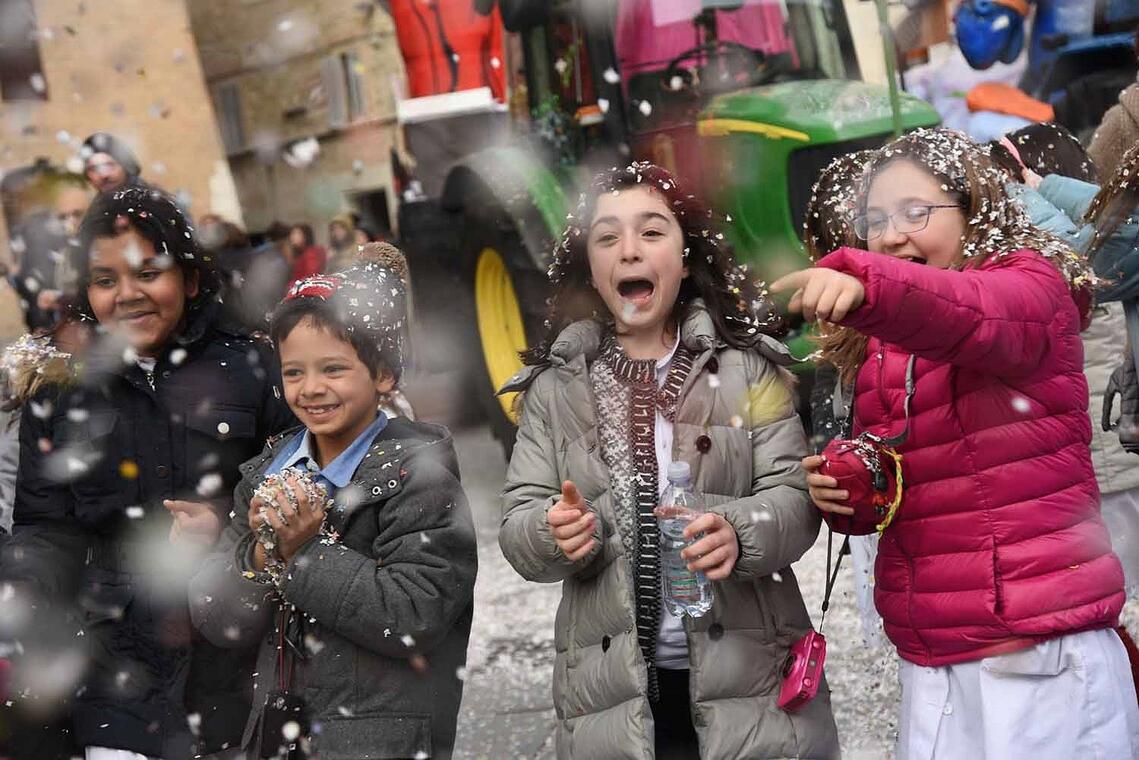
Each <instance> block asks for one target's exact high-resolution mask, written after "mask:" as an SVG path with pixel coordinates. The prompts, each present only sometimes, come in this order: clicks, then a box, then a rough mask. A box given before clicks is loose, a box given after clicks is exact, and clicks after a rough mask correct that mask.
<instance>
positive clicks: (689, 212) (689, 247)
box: [522, 162, 785, 364]
mask: <svg viewBox="0 0 1139 760" xmlns="http://www.w3.org/2000/svg"><path fill="white" fill-rule="evenodd" d="M638 186H643V187H648V188H650V189H651V190H652V191H653V192H657V193H660V194H661V195H662V196H663V197H664V199H665V202H666V203H667V204H668V207H669V208H670V209H671V210H672V212H673V215H674V216H675V217H676V221H677V222H678V223H679V225H680V229H681V232H682V233H683V235H684V254H683V255H684V262H685V264H686V265H687V267H688V276H687V277H685V278H684V280H682V281H681V284H680V292H679V293H678V294H677V297H676V304H675V305H674V306H673V310H672V319H673V321H674V322H675V323H676V324H678V325H679V324H680V323H682V322H683V321H684V318H685V317H686V316H687V314H688V312H689V310H690V309H691V308H693V302H694V301H695V300H696V299H700V300H702V301H703V307H704V309H705V310H707V312H708V315H709V316H710V317H711V318H712V323H713V325H715V329H716V335H717V336H718V337H719V339H720V340H722V341H723V342H724V343H725V344H727V345H729V346H731V347H732V348H737V349H748V348H751V347H754V346H755V345H756V344H757V343H758V342H759V340H760V337H761V336H762V335H772V336H777V337H778V336H780V335H782V334H783V332H784V331H785V327H784V324H783V321H782V319H781V318H780V317H779V316H778V314H777V313H776V311H775V308H774V306H773V305H772V303H771V301H770V300H769V299H768V297H767V292H766V290H764V289H763V288H762V286H761V284H760V283H758V282H757V281H756V280H755V279H754V278H753V277H751V275H750V274H749V273H748V272H747V270H746V269H745V268H744V267H741V266H740V265H738V264H737V263H736V260H735V257H734V255H733V252H732V247H731V245H730V244H729V243H728V242H727V241H726V240H725V238H724V233H723V232H722V230H721V226H720V223H719V219H718V218H717V217H716V215H715V214H713V212H712V211H711V210H710V209H708V208H707V207H706V206H705V205H704V204H703V203H702V202H701V201H700V199H698V198H697V197H696V196H695V195H692V194H691V193H687V192H685V191H684V190H683V189H682V188H681V187H680V185H679V184H678V183H677V180H676V178H675V177H674V176H673V175H672V174H670V173H669V172H668V171H667V170H665V169H662V168H661V167H659V166H656V165H655V164H650V163H647V162H637V163H633V164H630V165H629V166H627V167H624V168H616V167H615V168H613V169H610V170H608V171H604V172H601V173H600V174H598V175H597V176H596V177H594V179H593V182H591V183H590V185H589V188H588V189H587V190H586V191H585V192H584V193H582V195H581V197H580V199H579V201H578V205H577V208H576V210H575V211H574V212H573V213H572V214H570V216H569V218H568V220H567V225H566V229H565V232H564V233H563V234H562V238H561V241H560V242H559V243H558V244H557V245H556V246H555V248H554V259H553V263H552V264H551V265H550V269H549V272H548V275H549V278H550V282H551V283H552V284H553V294H552V296H551V297H550V300H549V308H548V312H547V316H546V321H545V323H544V329H543V334H542V338H541V340H539V342H538V344H537V345H536V346H535V347H534V348H532V349H530V350H529V351H525V352H523V354H522V360H523V362H525V363H526V364H542V363H545V362H546V361H547V359H548V358H549V355H550V347H551V346H552V345H553V342H554V340H556V339H557V337H558V335H559V334H560V333H561V331H562V330H564V329H565V328H566V327H568V326H569V325H571V324H572V323H574V322H577V321H580V320H585V319H592V320H595V321H597V322H600V323H602V324H609V323H611V322H612V321H613V318H612V315H610V314H609V310H608V309H607V308H606V306H605V303H604V302H603V301H602V300H601V297H600V296H599V295H598V294H597V291H596V290H595V289H594V288H593V286H592V285H590V282H589V277H590V269H589V256H588V253H587V251H586V242H587V231H588V228H589V223H590V220H592V219H593V214H594V211H595V209H596V205H597V199H598V198H599V197H600V196H602V195H604V194H606V193H619V192H621V191H622V190H628V189H630V188H633V187H638Z"/></svg>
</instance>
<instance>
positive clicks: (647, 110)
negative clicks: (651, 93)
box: [637, 100, 653, 116]
mask: <svg viewBox="0 0 1139 760" xmlns="http://www.w3.org/2000/svg"><path fill="white" fill-rule="evenodd" d="M637 110H638V111H640V112H641V113H642V114H644V115H645V116H649V115H651V114H652V112H653V104H652V103H650V102H649V101H647V100H642V101H641V103H640V105H638V106H637Z"/></svg>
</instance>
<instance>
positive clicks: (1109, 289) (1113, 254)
mask: <svg viewBox="0 0 1139 760" xmlns="http://www.w3.org/2000/svg"><path fill="white" fill-rule="evenodd" d="M1091 262H1092V268H1093V269H1094V270H1095V273H1096V275H1097V276H1098V277H1099V278H1100V285H1099V287H1098V288H1097V289H1096V299H1097V300H1098V301H1101V302H1106V301H1128V300H1131V299H1134V298H1139V224H1137V223H1135V222H1132V221H1130V220H1125V221H1124V222H1123V223H1122V224H1120V225H1119V227H1117V228H1116V229H1115V232H1113V233H1112V234H1111V236H1110V237H1108V238H1107V239H1106V240H1105V241H1103V244H1102V245H1101V246H1100V247H1099V250H1097V251H1096V252H1095V253H1094V254H1093V255H1092V259H1091Z"/></svg>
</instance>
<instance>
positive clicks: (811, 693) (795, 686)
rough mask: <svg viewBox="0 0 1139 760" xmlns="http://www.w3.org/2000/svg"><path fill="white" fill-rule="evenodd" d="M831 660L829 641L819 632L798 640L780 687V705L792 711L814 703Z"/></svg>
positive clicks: (793, 647) (789, 655) (788, 657)
mask: <svg viewBox="0 0 1139 760" xmlns="http://www.w3.org/2000/svg"><path fill="white" fill-rule="evenodd" d="M826 659H827V640H826V639H825V638H823V635H822V634H821V633H819V632H818V631H807V635H806V636H804V637H803V638H801V639H799V640H798V641H796V642H795V644H794V646H792V647H791V651H790V652H789V653H788V654H787V664H786V665H785V666H784V667H783V686H782V688H780V689H779V702H778V704H779V707H780V708H782V709H784V710H787V711H788V712H791V711H792V710H798V709H799V708H800V707H802V706H803V705H805V704H807V703H808V702H810V701H811V700H812V699H814V698H815V695H816V694H818V693H819V682H820V681H822V680H823V663H824V662H826Z"/></svg>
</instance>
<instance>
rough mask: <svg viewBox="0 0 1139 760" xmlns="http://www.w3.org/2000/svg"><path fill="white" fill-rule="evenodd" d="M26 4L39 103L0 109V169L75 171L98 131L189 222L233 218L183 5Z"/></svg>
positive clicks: (111, 1) (135, 0)
mask: <svg viewBox="0 0 1139 760" xmlns="http://www.w3.org/2000/svg"><path fill="white" fill-rule="evenodd" d="M32 4H33V7H34V9H35V13H36V18H37V28H38V34H39V38H40V40H39V48H40V57H41V59H42V63H43V76H44V80H45V84H46V88H47V89H46V92H47V99H46V100H32V101H22V100H21V101H6V102H0V169H2V170H3V171H5V172H9V171H12V170H15V169H18V168H20V167H22V166H27V165H30V164H32V163H33V162H34V161H35V159H36V158H38V157H44V158H46V159H48V160H49V161H50V162H51V163H53V164H55V165H57V166H61V167H66V166H68V165H70V166H72V167H73V168H75V163H76V159H77V156H78V149H79V146H80V143H81V142H82V140H83V139H84V138H85V137H86V136H87V135H88V134H90V133H92V132H95V131H99V130H103V131H108V132H111V133H113V134H115V135H118V136H119V137H121V138H123V139H124V140H125V141H126V142H127V143H128V144H129V145H130V146H131V147H132V148H133V149H134V151H135V153H136V154H137V156H138V158H139V161H140V163H141V165H142V167H143V172H142V176H143V178H144V179H146V180H148V181H150V182H153V183H155V184H157V185H160V186H162V187H164V188H166V189H168V190H170V191H172V192H182V193H183V194H184V195H185V196H186V197H188V198H189V200H190V203H189V208H190V210H191V212H192V213H193V214H195V215H201V214H204V213H206V212H208V211H212V210H221V211H223V212H224V213H226V214H227V215H228V216H231V217H232V216H237V217H240V214H241V209H240V206H239V205H238V201H237V196H236V192H235V188H234V184H233V180H232V177H231V174H230V170H229V166H228V164H227V162H226V160H225V151H224V149H223V147H222V142H221V138H220V136H219V134H218V130H217V127H216V124H215V121H214V113H213V109H212V108H211V105H210V98H209V94H208V90H207V89H206V85H205V81H204V76H203V71H202V66H201V63H200V61H199V58H198V54H197V50H196V47H195V44H194V38H193V35H192V34H191V33H190V24H189V15H188V13H187V9H186V4H185V2H184V0H86V2H84V3H80V2H76V1H75V0H32ZM2 232H3V230H0V233H2ZM0 240H4V241H6V240H7V235H6V234H3V235H0ZM5 245H6V242H5Z"/></svg>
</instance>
